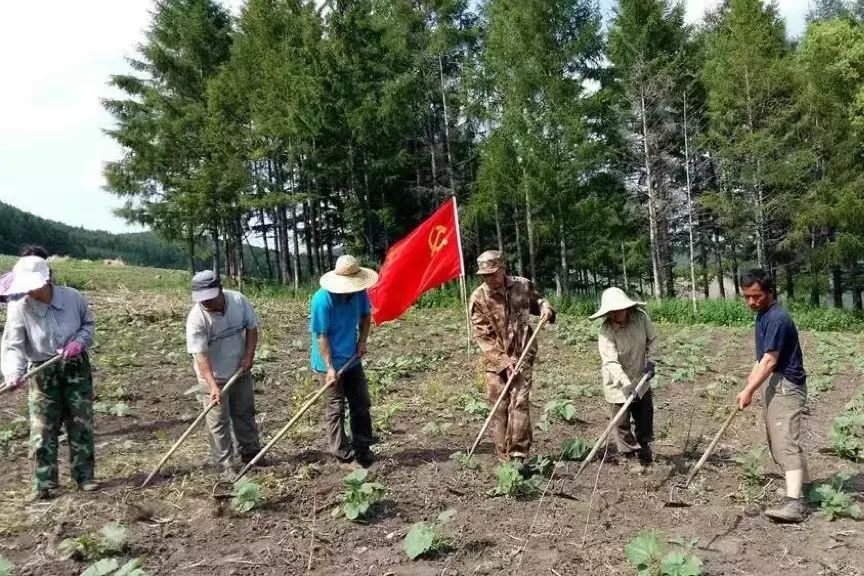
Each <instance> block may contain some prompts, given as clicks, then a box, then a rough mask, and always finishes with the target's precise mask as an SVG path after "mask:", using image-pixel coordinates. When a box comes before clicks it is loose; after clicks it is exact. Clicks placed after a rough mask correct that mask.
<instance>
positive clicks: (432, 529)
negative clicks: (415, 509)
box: [402, 510, 456, 560]
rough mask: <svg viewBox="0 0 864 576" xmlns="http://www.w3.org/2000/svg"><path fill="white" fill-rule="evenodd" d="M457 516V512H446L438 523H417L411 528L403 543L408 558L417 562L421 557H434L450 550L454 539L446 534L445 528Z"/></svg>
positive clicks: (439, 518) (439, 516)
mask: <svg viewBox="0 0 864 576" xmlns="http://www.w3.org/2000/svg"><path fill="white" fill-rule="evenodd" d="M455 515H456V511H455V510H445V511H444V512H442V513H441V514H439V515H438V520H437V521H436V522H417V523H416V524H414V525H413V526H411V530H409V531H408V534H407V535H406V536H405V540H404V541H403V543H402V547H403V549H404V550H405V553H406V554H407V555H408V558H410V559H411V560H416V559H417V558H419V557H421V556H427V557H428V556H432V555H434V554H436V553H439V552H443V551H444V550H446V549H447V548H450V547H451V546H452V544H453V538H452V537H451V536H449V535H447V534H446V532H445V528H446V526H447V525H448V524H449V523H450V522H451V521H452V520H453V516H455Z"/></svg>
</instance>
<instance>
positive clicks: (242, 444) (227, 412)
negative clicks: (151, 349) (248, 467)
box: [186, 270, 266, 479]
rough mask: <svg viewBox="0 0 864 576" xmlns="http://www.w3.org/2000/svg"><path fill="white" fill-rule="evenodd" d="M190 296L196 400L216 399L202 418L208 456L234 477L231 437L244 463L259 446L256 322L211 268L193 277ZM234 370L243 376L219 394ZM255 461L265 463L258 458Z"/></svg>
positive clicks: (246, 304)
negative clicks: (209, 454) (255, 374)
mask: <svg viewBox="0 0 864 576" xmlns="http://www.w3.org/2000/svg"><path fill="white" fill-rule="evenodd" d="M192 300H193V301H194V302H195V305H194V306H192V310H190V311H189V316H188V318H187V319H186V349H187V352H189V354H192V356H193V363H192V364H193V368H194V370H195V375H196V377H197V379H198V386H199V390H200V394H199V398H200V400H201V402H202V403H203V404H204V405H205V406H206V405H208V404H209V403H210V402H216V403H218V404H219V407H218V409H213V410H211V411H210V412H209V413H208V414H207V418H206V420H207V428H208V439H209V442H210V450H211V453H212V456H213V460H214V462H215V464H216V465H217V466H218V467H219V468H220V471H221V473H222V475H223V476H225V477H226V478H230V479H233V474H234V472H235V465H234V439H235V438H236V441H237V447H238V451H239V456H240V459H241V460H242V462H243V463H244V464H245V463H248V462H249V461H250V460H252V459H253V458H254V457H255V456H256V455H257V454H258V452H259V451H260V450H261V444H260V441H259V438H258V426H257V425H256V423H255V396H254V382H253V379H252V373H251V372H250V370H251V369H252V364H253V362H254V359H255V349H256V347H257V346H258V327H259V324H260V322H259V320H258V315H257V314H255V310H253V309H252V305H251V304H250V303H249V300H247V299H246V297H245V296H244V295H243V294H241V293H240V292H235V291H234V290H223V289H222V284H221V282H220V281H219V276H217V275H216V274H214V273H213V271H211V270H205V271H203V272H198V273H197V274H195V276H194V277H193V278H192ZM238 371H240V372H242V373H243V374H242V376H240V378H239V379H238V380H237V381H236V382H235V383H234V384H233V385H232V386H231V388H230V389H229V390H228V392H227V393H225V394H223V393H222V388H223V387H224V386H225V384H226V383H227V382H228V380H230V379H231V377H232V376H233V375H234V374H235V373H236V372H238ZM232 431H233V438H232ZM257 464H258V465H259V466H261V465H264V464H266V462H264V459H263V458H262V459H261V460H259V461H258V463H257Z"/></svg>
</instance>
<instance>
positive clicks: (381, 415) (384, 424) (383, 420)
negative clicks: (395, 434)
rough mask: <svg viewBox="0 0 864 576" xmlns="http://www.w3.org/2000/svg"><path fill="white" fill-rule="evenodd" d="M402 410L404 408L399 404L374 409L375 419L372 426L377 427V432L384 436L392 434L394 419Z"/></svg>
mask: <svg viewBox="0 0 864 576" xmlns="http://www.w3.org/2000/svg"><path fill="white" fill-rule="evenodd" d="M401 409H402V406H400V405H399V404H390V405H387V404H385V405H383V406H380V407H375V408H373V415H374V418H373V420H372V424H373V426H374V427H375V430H376V431H378V432H380V433H382V434H388V433H390V432H391V431H392V430H393V418H394V417H395V416H396V414H397V413H398V412H399V411H400V410H401Z"/></svg>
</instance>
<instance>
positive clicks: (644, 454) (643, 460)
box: [636, 446, 654, 466]
mask: <svg viewBox="0 0 864 576" xmlns="http://www.w3.org/2000/svg"><path fill="white" fill-rule="evenodd" d="M636 456H637V458H639V463H640V464H642V465H643V466H650V465H651V464H652V463H653V462H654V453H653V452H652V451H651V447H650V446H643V447H642V448H640V449H639V452H638V453H637V454H636Z"/></svg>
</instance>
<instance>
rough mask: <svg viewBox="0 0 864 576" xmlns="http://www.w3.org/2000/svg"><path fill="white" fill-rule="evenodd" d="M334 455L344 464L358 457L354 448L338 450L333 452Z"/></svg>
mask: <svg viewBox="0 0 864 576" xmlns="http://www.w3.org/2000/svg"><path fill="white" fill-rule="evenodd" d="M333 457H334V458H336V460H338V461H339V462H342V463H343V464H350V463H351V462H353V461H354V458H355V457H356V456H355V454H354V451H353V450H346V451H345V452H336V453H334V454H333Z"/></svg>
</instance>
